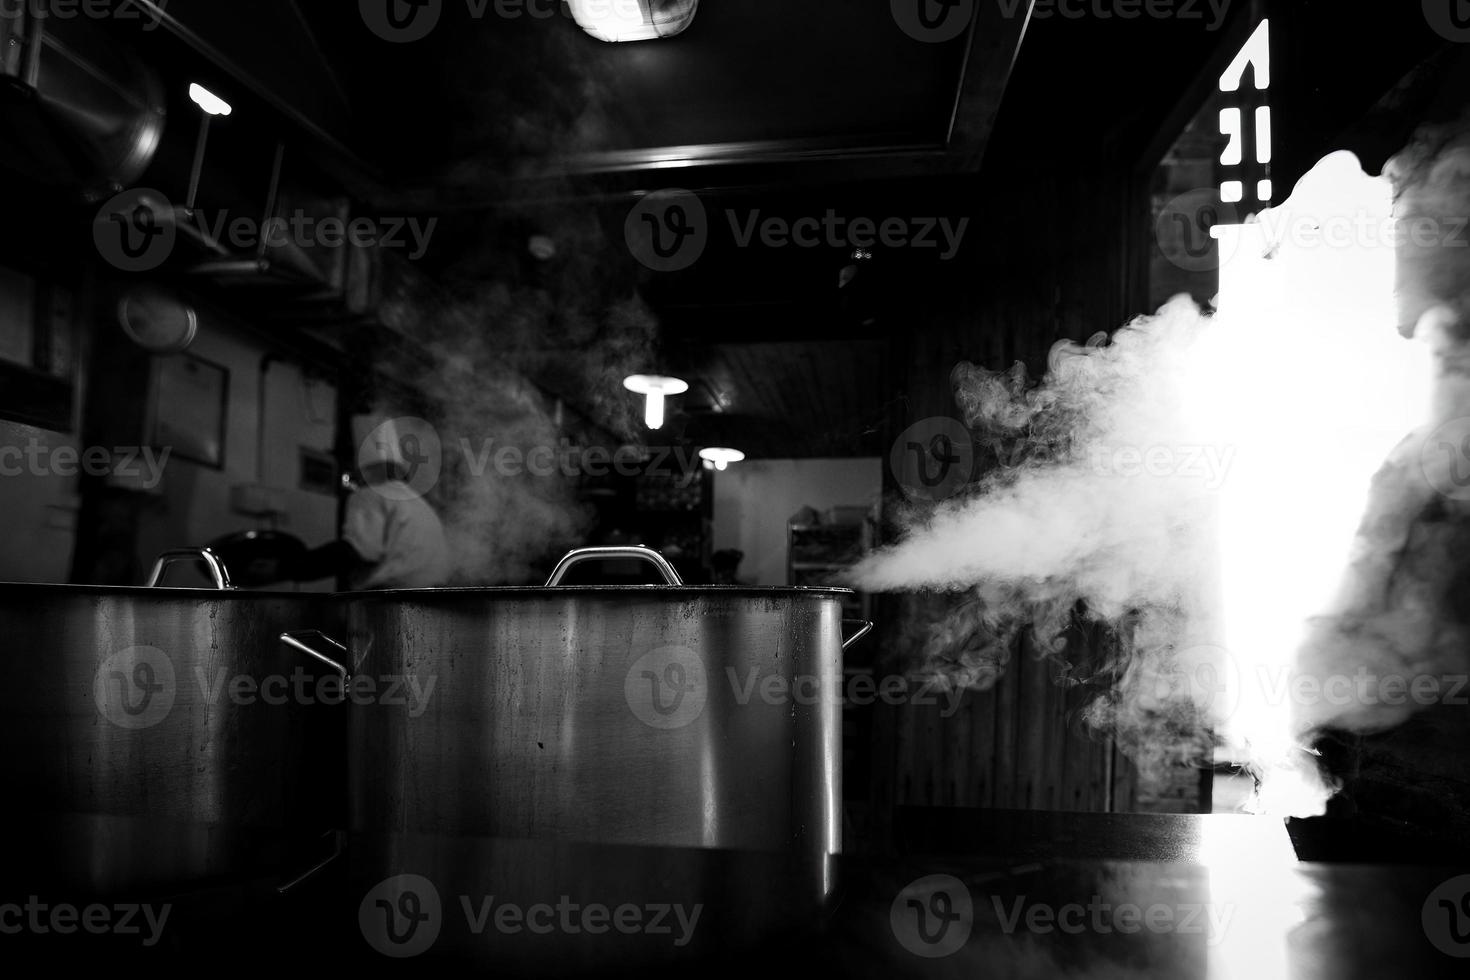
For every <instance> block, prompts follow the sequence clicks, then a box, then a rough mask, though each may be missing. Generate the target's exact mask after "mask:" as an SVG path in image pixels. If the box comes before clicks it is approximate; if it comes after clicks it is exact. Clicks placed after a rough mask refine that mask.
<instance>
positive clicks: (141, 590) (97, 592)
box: [0, 582, 333, 601]
mask: <svg viewBox="0 0 1470 980" xmlns="http://www.w3.org/2000/svg"><path fill="white" fill-rule="evenodd" d="M26 592H50V593H61V594H62V595H72V596H84V595H91V596H107V597H112V598H117V599H300V600H307V599H316V600H319V601H320V600H327V599H331V598H332V597H333V593H331V592H283V591H270V592H267V591H264V590H259V589H179V588H169V587H157V586H155V587H151V588H150V587H149V586H146V585H76V584H70V583H66V582H56V583H53V582H0V597H4V596H7V595H14V594H16V593H26Z"/></svg>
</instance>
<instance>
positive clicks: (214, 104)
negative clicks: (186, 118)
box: [189, 83, 235, 116]
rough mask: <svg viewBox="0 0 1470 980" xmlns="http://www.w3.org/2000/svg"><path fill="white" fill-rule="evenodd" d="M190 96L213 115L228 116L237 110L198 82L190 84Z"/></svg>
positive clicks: (195, 102) (196, 103)
mask: <svg viewBox="0 0 1470 980" xmlns="http://www.w3.org/2000/svg"><path fill="white" fill-rule="evenodd" d="M189 98H191V99H193V100H194V104H195V105H197V106H198V107H199V108H201V109H203V110H204V111H205V112H207V113H209V114H210V115H211V116H228V115H229V114H230V113H232V112H234V111H235V110H234V109H233V108H231V106H230V104H229V103H228V102H226V101H225V100H224V99H222V98H220V97H219V96H218V95H215V94H214V93H213V92H211V91H210V90H209V89H207V88H205V87H204V86H203V85H200V84H198V83H194V84H191V85H190V86H189Z"/></svg>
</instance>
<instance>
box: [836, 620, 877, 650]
mask: <svg viewBox="0 0 1470 980" xmlns="http://www.w3.org/2000/svg"><path fill="white" fill-rule="evenodd" d="M842 625H843V627H844V628H846V627H849V626H855V627H857V630H856V632H854V633H853V634H852V635H851V636H849V637H847V638H846V639H845V640H843V641H842V649H844V650H846V649H847V648H848V647H850V646H852V645H853V644H854V643H856V642H857V641H858V640H861V639H862V638H863V637H865V636H867V635H868V634H869V633H871V632H872V631H873V624H872V623H870V622H868V621H867V620H866V619H844V620H843V621H842Z"/></svg>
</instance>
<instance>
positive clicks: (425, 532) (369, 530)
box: [342, 480, 451, 589]
mask: <svg viewBox="0 0 1470 980" xmlns="http://www.w3.org/2000/svg"><path fill="white" fill-rule="evenodd" d="M342 539H343V540H344V541H346V542H347V543H348V544H349V545H351V546H352V550H353V551H356V552H357V553H358V555H359V556H360V557H361V558H362V559H363V561H365V562H368V563H369V564H371V566H372V567H371V568H370V569H368V570H367V571H366V572H363V573H357V574H355V575H354V577H353V583H352V587H353V588H354V589H426V588H434V587H436V586H441V585H445V584H446V583H448V581H449V574H450V569H451V563H450V558H449V542H448V539H447V538H446V537H445V535H444V525H443V524H442V523H440V521H439V515H438V514H436V513H434V508H432V507H430V506H429V505H428V503H427V502H426V501H425V500H424V499H423V498H422V497H420V496H418V494H416V493H415V492H414V491H413V490H412V489H411V488H410V487H409V486H408V485H407V484H406V483H402V482H400V481H397V480H389V481H388V482H386V483H380V484H375V485H373V486H369V487H364V488H362V489H360V490H357V491H356V492H354V493H353V494H352V496H350V497H348V498H347V518H346V520H345V522H344V523H343V527H342Z"/></svg>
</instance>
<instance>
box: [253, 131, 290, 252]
mask: <svg viewBox="0 0 1470 980" xmlns="http://www.w3.org/2000/svg"><path fill="white" fill-rule="evenodd" d="M285 159H286V144H285V143H284V142H281V141H279V140H278V141H277V142H276V161H275V163H274V164H272V166H271V183H270V190H268V191H266V194H265V217H264V218H263V219H262V220H261V222H260V227H261V228H262V229H264V231H263V232H262V233H261V236H260V242H259V243H258V244H257V245H256V249H257V251H256V254H257V255H259V256H260V257H261V258H264V257H265V249H266V243H267V242H268V241H269V240H270V227H271V219H272V218H274V217H275V216H276V204H277V203H279V199H280V195H281V165H282V163H284V161H285Z"/></svg>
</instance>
